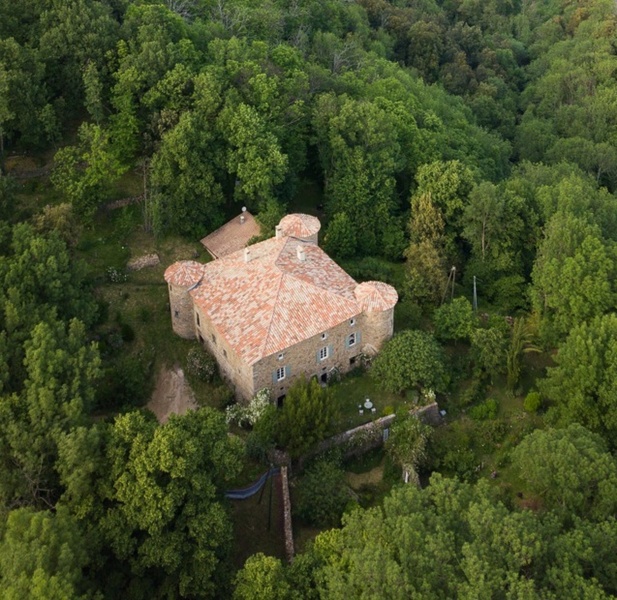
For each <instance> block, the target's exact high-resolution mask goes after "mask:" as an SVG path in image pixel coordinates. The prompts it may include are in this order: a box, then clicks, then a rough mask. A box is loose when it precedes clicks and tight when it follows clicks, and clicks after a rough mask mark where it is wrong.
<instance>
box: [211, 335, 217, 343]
mask: <svg viewBox="0 0 617 600" xmlns="http://www.w3.org/2000/svg"><path fill="white" fill-rule="evenodd" d="M210 337H211V338H212V341H213V342H214V343H215V344H216V336H215V335H214V334H211V336H210Z"/></svg>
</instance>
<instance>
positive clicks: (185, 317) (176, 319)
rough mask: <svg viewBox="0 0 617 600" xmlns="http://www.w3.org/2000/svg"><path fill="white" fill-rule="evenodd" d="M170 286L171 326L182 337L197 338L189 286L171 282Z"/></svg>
mask: <svg viewBox="0 0 617 600" xmlns="http://www.w3.org/2000/svg"><path fill="white" fill-rule="evenodd" d="M168 288H169V307H170V309H171V326H172V328H173V330H174V333H175V334H177V335H179V336H180V337H182V338H185V339H189V340H192V339H194V338H195V327H194V325H193V299H192V298H191V295H190V294H189V292H188V291H187V288H183V287H180V286H177V285H171V284H168Z"/></svg>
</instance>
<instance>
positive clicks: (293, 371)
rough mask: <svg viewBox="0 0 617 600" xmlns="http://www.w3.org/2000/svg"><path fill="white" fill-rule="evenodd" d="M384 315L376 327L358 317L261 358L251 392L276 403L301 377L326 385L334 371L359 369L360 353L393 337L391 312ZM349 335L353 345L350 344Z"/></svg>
mask: <svg viewBox="0 0 617 600" xmlns="http://www.w3.org/2000/svg"><path fill="white" fill-rule="evenodd" d="M385 312H386V313H389V315H387V314H386V315H383V316H382V315H380V317H382V318H381V319H380V320H379V325H380V326H379V327H376V326H375V325H374V323H373V321H374V320H375V316H374V315H365V314H363V313H360V314H358V315H357V316H355V317H353V318H352V319H348V320H346V321H344V322H343V323H340V324H339V325H337V326H335V327H333V328H331V329H328V330H327V331H324V332H322V333H321V334H319V335H316V336H313V337H311V338H309V339H307V340H304V341H302V342H300V343H298V344H295V345H294V346H291V347H289V348H287V349H286V350H284V351H283V352H278V353H276V354H272V355H270V356H267V357H265V358H263V359H262V360H260V361H259V362H257V363H256V364H255V365H254V370H253V390H254V391H257V390H260V389H263V388H268V389H270V391H271V392H272V396H273V398H274V399H277V398H280V397H281V396H284V395H285V394H286V393H287V390H288V389H289V388H290V387H291V385H293V383H294V382H295V381H296V380H298V379H300V378H301V377H305V378H311V377H317V378H318V379H319V380H320V381H323V382H326V381H327V379H328V377H329V375H330V373H331V371H332V370H333V369H334V370H337V371H338V372H339V373H347V372H348V371H350V370H352V369H353V368H355V367H357V366H359V365H360V363H361V355H362V354H363V353H371V351H372V349H373V348H374V349H375V350H379V349H380V348H381V346H382V345H383V343H384V342H385V341H386V340H388V339H389V338H390V337H392V323H393V309H390V310H389V311H385ZM352 323H353V325H352ZM387 324H389V327H388V326H386V325H387ZM324 335H325V338H324V337H323V336H324ZM352 335H353V336H355V337H354V343H353V344H350V341H352V340H350V336H352ZM323 353H325V354H327V356H326V358H322V354H323ZM279 357H281V358H279ZM279 369H284V377H283V379H281V380H279V378H278V376H277V375H281V374H282V373H280V372H279ZM277 372H278V373H277Z"/></svg>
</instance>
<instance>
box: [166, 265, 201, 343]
mask: <svg viewBox="0 0 617 600" xmlns="http://www.w3.org/2000/svg"><path fill="white" fill-rule="evenodd" d="M203 273H204V270H203V265H202V264H200V263H198V262H195V261H192V260H181V261H179V262H176V263H174V264H173V265H171V266H169V267H167V270H166V271H165V281H166V282H167V285H168V287H169V307H170V308H171V324H172V327H173V330H174V333H175V334H177V335H179V336H180V337H183V338H186V339H194V338H195V323H194V317H193V299H192V298H191V294H190V292H191V290H192V289H194V288H195V287H196V286H197V285H198V284H199V282H200V281H201V280H202V278H203Z"/></svg>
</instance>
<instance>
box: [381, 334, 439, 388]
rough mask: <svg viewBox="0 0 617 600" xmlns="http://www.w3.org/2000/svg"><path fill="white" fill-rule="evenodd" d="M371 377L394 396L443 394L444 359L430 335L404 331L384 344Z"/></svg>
mask: <svg viewBox="0 0 617 600" xmlns="http://www.w3.org/2000/svg"><path fill="white" fill-rule="evenodd" d="M371 376H372V377H374V378H375V379H377V380H379V382H380V384H381V385H383V387H384V388H385V389H386V390H388V391H390V392H393V393H399V394H400V393H403V392H404V391H406V390H410V389H413V388H423V389H427V388H430V389H433V390H435V391H443V390H444V388H445V385H446V383H447V374H446V367H445V357H444V354H443V351H442V349H441V347H440V346H439V344H438V343H437V342H436V341H435V338H434V337H433V336H432V335H431V334H430V333H426V332H424V331H419V330H408V331H403V332H401V333H399V334H397V335H395V336H394V337H393V338H392V339H391V340H390V341H389V342H386V344H385V346H384V348H383V350H382V351H381V352H380V353H379V355H378V356H377V358H375V360H374V362H373V366H372V368H371Z"/></svg>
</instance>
